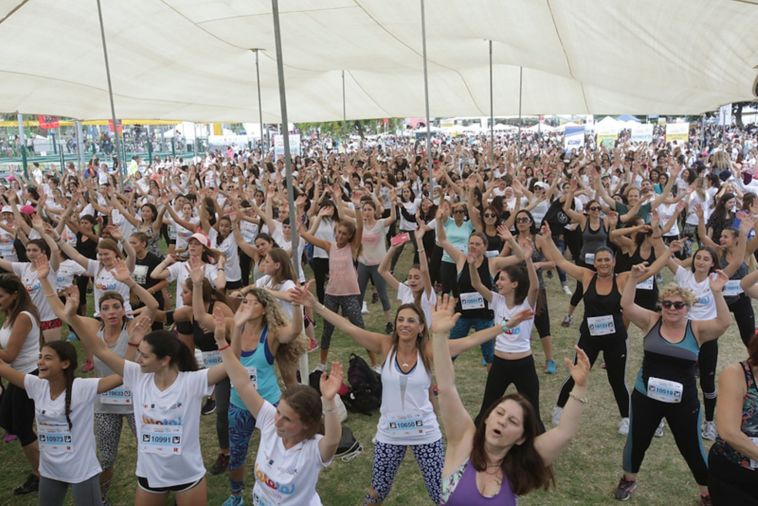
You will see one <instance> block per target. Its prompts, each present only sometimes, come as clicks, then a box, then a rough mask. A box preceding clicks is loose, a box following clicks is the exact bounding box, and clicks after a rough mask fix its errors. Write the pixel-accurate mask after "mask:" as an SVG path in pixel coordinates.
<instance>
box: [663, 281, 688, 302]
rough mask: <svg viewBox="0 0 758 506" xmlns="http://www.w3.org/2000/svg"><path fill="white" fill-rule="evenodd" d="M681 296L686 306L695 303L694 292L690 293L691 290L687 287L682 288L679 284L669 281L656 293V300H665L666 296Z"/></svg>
mask: <svg viewBox="0 0 758 506" xmlns="http://www.w3.org/2000/svg"><path fill="white" fill-rule="evenodd" d="M672 295H673V296H674V297H681V298H682V300H683V301H684V302H685V304H687V305H688V306H690V307H691V306H692V304H694V303H695V294H694V293H692V291H691V290H688V289H687V288H682V287H681V286H679V285H677V284H676V283H669V284H667V285H666V286H664V287H663V289H661V291H660V293H659V294H658V300H659V301H662V300H665V299H666V297H671V296H672Z"/></svg>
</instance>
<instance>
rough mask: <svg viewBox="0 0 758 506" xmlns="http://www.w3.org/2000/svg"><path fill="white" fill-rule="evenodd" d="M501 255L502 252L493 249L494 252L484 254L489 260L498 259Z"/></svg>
mask: <svg viewBox="0 0 758 506" xmlns="http://www.w3.org/2000/svg"><path fill="white" fill-rule="evenodd" d="M499 254H500V252H499V251H498V250H496V249H493V250H489V251H487V252H486V253H485V254H484V256H486V257H487V258H495V257H496V256H498V255H499Z"/></svg>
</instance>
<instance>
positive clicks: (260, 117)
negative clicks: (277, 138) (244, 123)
mask: <svg viewBox="0 0 758 506" xmlns="http://www.w3.org/2000/svg"><path fill="white" fill-rule="evenodd" d="M252 51H254V52H255V85H256V88H258V124H259V125H260V127H261V140H260V149H261V160H263V157H264V156H265V155H264V153H263V106H262V105H261V67H260V63H259V62H258V58H259V55H258V52H259V51H260V49H252ZM268 146H269V143H268V142H266V150H268Z"/></svg>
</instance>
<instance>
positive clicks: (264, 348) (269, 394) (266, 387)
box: [229, 325, 282, 410]
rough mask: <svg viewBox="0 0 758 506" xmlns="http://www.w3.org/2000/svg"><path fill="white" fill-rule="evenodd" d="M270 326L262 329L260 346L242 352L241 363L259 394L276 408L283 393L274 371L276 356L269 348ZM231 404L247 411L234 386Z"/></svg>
mask: <svg viewBox="0 0 758 506" xmlns="http://www.w3.org/2000/svg"><path fill="white" fill-rule="evenodd" d="M267 338H268V325H264V327H263V329H261V337H260V339H259V340H258V345H257V346H256V347H255V349H254V350H242V354H241V356H240V362H241V363H242V365H243V366H245V369H247V371H248V373H249V374H250V380H251V381H252V382H253V386H254V387H255V389H256V390H258V393H259V394H260V395H261V397H263V398H264V399H266V400H267V401H268V402H270V403H271V404H273V405H274V406H276V405H277V404H279V398H280V397H281V396H282V391H281V390H280V389H279V383H277V381H276V373H275V371H274V355H273V354H272V353H271V350H270V349H269V347H268V339H267ZM229 402H231V403H232V404H234V406H235V407H237V408H239V409H244V410H247V406H245V403H244V402H243V401H242V398H241V397H240V396H239V394H238V393H237V389H236V388H234V386H232V391H231V394H230V395H229Z"/></svg>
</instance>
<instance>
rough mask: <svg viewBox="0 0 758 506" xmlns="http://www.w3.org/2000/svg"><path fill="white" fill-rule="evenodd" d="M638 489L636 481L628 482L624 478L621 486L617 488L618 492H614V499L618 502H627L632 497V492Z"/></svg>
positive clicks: (620, 483)
mask: <svg viewBox="0 0 758 506" xmlns="http://www.w3.org/2000/svg"><path fill="white" fill-rule="evenodd" d="M636 489H637V482H636V481H631V480H627V479H626V478H624V477H623V476H622V477H621V479H620V480H619V484H618V485H617V486H616V490H614V492H613V497H615V498H616V500H617V501H627V500H628V499H629V498H630V497H632V492H634V491H635V490H636Z"/></svg>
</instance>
